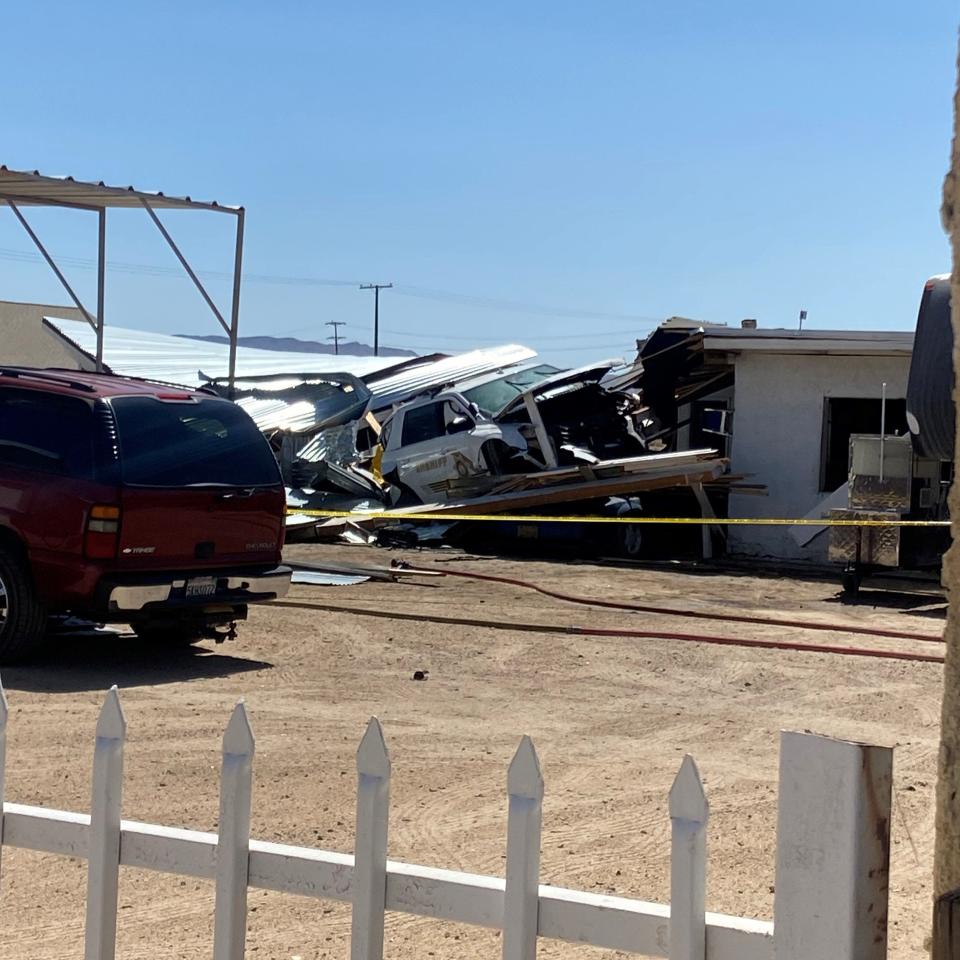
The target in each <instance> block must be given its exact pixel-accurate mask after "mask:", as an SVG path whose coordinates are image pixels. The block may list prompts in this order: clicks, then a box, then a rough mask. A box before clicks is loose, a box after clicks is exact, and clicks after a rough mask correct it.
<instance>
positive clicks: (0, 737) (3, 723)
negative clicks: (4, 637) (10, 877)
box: [0, 681, 10, 875]
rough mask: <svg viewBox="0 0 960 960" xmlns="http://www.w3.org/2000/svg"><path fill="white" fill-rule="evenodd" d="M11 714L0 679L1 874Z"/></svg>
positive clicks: (0, 872)
mask: <svg viewBox="0 0 960 960" xmlns="http://www.w3.org/2000/svg"><path fill="white" fill-rule="evenodd" d="M9 715H10V711H9V709H8V708H7V695H6V693H4V691H3V682H2V681H0V875H2V872H3V871H2V867H3V797H4V793H3V791H4V786H5V784H6V764H7V717H8V716H9Z"/></svg>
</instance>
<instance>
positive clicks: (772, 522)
mask: <svg viewBox="0 0 960 960" xmlns="http://www.w3.org/2000/svg"><path fill="white" fill-rule="evenodd" d="M287 514H288V515H289V516H298V517H320V518H323V519H338V518H339V519H347V520H404V521H413V520H449V521H450V522H454V521H458V520H471V521H478V520H479V521H488V522H492V521H497V520H508V521H509V520H512V521H516V522H517V523H680V524H692V525H693V526H705V525H706V526H710V527H720V526H723V527H732V526H758V527H949V526H950V521H949V520H829V519H822V520H810V519H806V518H804V519H801V520H783V519H779V518H777V519H775V518H772V517H717V518H713V517H636V516H627V517H578V516H557V517H554V516H541V515H531V514H515V513H479V514H477V513H456V514H454V513H403V512H394V511H392V510H391V511H385V510H380V511H370V512H368V513H358V512H349V511H345V510H297V509H296V508H293V507H288V508H287Z"/></svg>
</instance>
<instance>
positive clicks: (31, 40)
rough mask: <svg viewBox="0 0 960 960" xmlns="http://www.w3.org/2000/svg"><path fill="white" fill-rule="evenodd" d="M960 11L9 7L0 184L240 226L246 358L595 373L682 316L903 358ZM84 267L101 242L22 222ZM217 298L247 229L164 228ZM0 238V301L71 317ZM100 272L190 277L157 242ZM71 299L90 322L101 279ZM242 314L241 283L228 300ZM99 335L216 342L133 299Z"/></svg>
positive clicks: (816, 1)
mask: <svg viewBox="0 0 960 960" xmlns="http://www.w3.org/2000/svg"><path fill="white" fill-rule="evenodd" d="M958 23H960V9H958V7H957V5H956V3H955V0H924V3H922V4H905V3H902V2H899V0H897V2H894V0H875V2H872V3H866V2H855V0H850V2H841V3H837V2H836V0H832V2H825V0H810V2H805V3H803V4H785V3H770V2H746V0H744V2H737V0H730V2H725V3H717V2H694V0H677V2H673V3H664V2H646V0H634V2H612V0H611V2H597V3H587V2H581V3H565V2H554V3H549V4H548V3H541V2H526V3H522V2H519V3H518V2H514V3H506V2H497V0H491V2H486V3H483V4H469V5H468V4H462V3H449V2H447V3H440V2H436V3H427V2H423V3H416V2H413V3H404V4H396V3H366V4H334V3H284V2H277V3H273V4H264V3H257V4H254V3H246V2H235V3H225V2H206V3H193V4H179V3H168V4H164V5H162V6H161V5H146V4H143V5H138V4H129V3H125V4H120V3H104V2H101V3H93V4H76V3H70V4H60V3H44V4H18V5H14V6H13V7H11V8H10V9H8V10H6V11H5V12H4V32H5V34H6V35H7V36H8V37H16V38H17V39H16V42H15V43H7V44H5V45H4V57H3V60H4V75H5V81H4V83H5V88H6V90H5V96H4V98H3V109H2V111H0V163H5V164H7V165H8V166H10V167H14V168H20V169H34V168H38V169H40V170H41V171H42V172H47V173H54V174H61V173H70V174H73V175H74V176H76V177H78V178H89V179H103V180H106V181H107V182H114V183H122V184H128V183H132V184H135V185H136V186H138V187H142V188H144V189H154V188H156V189H162V190H164V191H166V192H169V193H189V194H190V195H192V196H194V197H197V198H211V199H217V200H220V201H222V202H227V203H240V204H243V205H244V206H245V207H246V208H247V211H248V215H247V242H246V254H245V270H246V271H248V272H249V273H251V274H256V275H258V276H260V277H273V278H299V279H309V280H312V281H313V282H311V283H303V282H279V281H273V282H267V281H265V280H263V279H260V280H254V279H250V280H249V281H247V282H245V283H244V287H243V300H242V308H241V332H242V333H244V334H255V333H272V334H276V335H282V334H290V335H294V336H300V337H304V338H318V339H321V338H323V337H324V336H326V335H327V334H328V333H329V332H330V331H329V330H328V329H327V328H325V327H324V326H323V324H324V322H325V321H328V320H340V321H345V322H346V324H347V326H346V327H344V328H342V330H343V334H344V335H345V336H349V337H355V338H358V339H361V340H366V341H369V340H370V338H371V330H370V328H371V318H372V302H371V295H370V294H369V293H361V292H360V291H358V290H357V289H356V288H355V286H354V284H355V283H357V282H371V281H383V282H390V281H392V282H394V283H395V284H396V285H397V286H396V287H395V289H394V290H391V291H386V292H384V293H383V294H382V298H381V327H382V330H383V333H382V337H381V342H383V343H388V344H391V345H397V346H407V347H411V348H414V349H417V350H421V351H424V352H428V351H431V350H446V351H455V350H460V349H466V348H468V347H470V346H476V345H483V344H488V343H492V342H498V341H499V342H503V341H520V342H524V343H527V344H529V345H531V346H533V347H535V348H537V349H539V350H540V351H541V353H542V355H543V356H545V357H546V358H548V359H552V360H554V361H557V362H560V363H563V364H564V365H574V364H576V363H581V362H588V361H590V360H593V359H596V358H598V357H600V356H607V355H619V354H624V353H629V352H630V348H631V345H632V344H633V341H634V339H635V338H636V337H637V336H642V335H644V334H645V333H646V332H647V331H649V329H650V328H651V327H652V326H653V325H654V324H655V323H656V322H657V320H658V319H659V318H663V317H666V316H670V315H673V314H680V315H684V316H690V317H696V318H699V319H703V320H711V321H721V322H727V323H732V324H736V323H739V321H740V320H741V319H742V318H743V317H756V318H758V320H759V322H760V324H761V325H764V326H793V325H795V323H796V318H797V313H798V311H799V310H800V309H801V308H805V309H806V310H807V311H808V315H809V316H808V320H807V326H811V327H833V328H855V329H856V328H859V329H872V328H875V329H911V328H912V327H913V324H914V322H915V318H916V306H917V302H918V299H919V293H920V290H921V287H922V283H923V280H924V279H925V278H926V277H927V276H928V275H930V274H933V273H938V272H942V271H944V270H946V269H947V268H948V264H949V260H948V248H947V243H946V239H945V237H944V235H943V231H942V229H941V226H940V222H939V202H940V189H941V183H942V179H943V174H944V172H945V170H946V167H947V160H948V155H949V145H950V136H951V120H952V117H951V96H952V90H953V83H954V78H955V70H956V68H955V62H956V50H957V26H958ZM30 216H31V220H32V222H34V224H35V225H36V227H37V229H38V231H39V232H40V234H41V236H42V238H43V239H44V240H45V241H46V242H47V243H48V246H49V247H50V248H51V249H52V250H54V251H55V252H56V253H58V254H60V255H63V256H65V257H75V258H92V257H93V256H95V253H96V223H95V218H94V217H93V215H86V214H82V213H64V212H62V211H35V212H32V213H31V214H30ZM166 221H167V223H168V224H169V226H170V229H171V231H172V232H173V233H174V235H175V236H176V237H177V239H178V240H180V241H182V246H183V247H184V249H185V250H186V251H187V253H188V254H189V255H190V257H191V259H192V260H193V262H194V263H195V265H196V266H197V267H198V268H201V269H203V270H209V271H226V270H228V269H229V268H230V266H231V261H232V240H231V238H230V230H231V229H232V218H227V217H218V216H214V215H206V214H193V213H189V214H185V213H170V214H167V215H166ZM31 249H32V248H31V246H30V242H29V240H28V238H27V237H26V235H25V234H24V233H23V232H22V230H21V228H20V227H19V225H18V224H17V223H16V221H15V220H14V218H13V216H12V214H11V213H10V212H9V211H4V210H3V209H0V299H28V300H41V301H49V300H53V301H55V302H64V295H63V294H62V293H61V291H60V289H59V287H58V285H57V283H56V280H55V279H54V278H53V277H52V276H51V275H50V274H49V272H48V271H47V268H46V267H45V266H44V265H42V264H39V263H35V262H31V261H24V260H23V259H22V258H21V257H20V256H19V252H26V251H30V250H31ZM108 257H111V258H113V260H114V261H117V262H121V263H132V264H145V265H149V266H162V267H167V268H174V267H176V266H177V265H176V263H175V261H174V260H173V258H172V254H171V253H170V251H169V250H168V249H167V248H166V246H165V245H164V244H163V241H162V240H161V238H160V237H159V235H158V234H157V233H156V231H155V230H154V229H153V227H152V226H151V225H150V224H149V222H147V220H146V217H145V216H144V215H140V214H136V213H128V212H125V211H118V212H113V211H111V214H110V217H109V226H108ZM69 274H70V277H71V279H74V280H75V281H76V283H77V286H78V287H79V288H80V290H81V291H82V294H83V295H84V296H86V297H87V298H88V299H89V301H90V303H91V305H93V304H95V297H94V295H93V289H94V276H95V275H94V272H93V271H92V270H91V269H89V268H87V267H85V266H84V265H83V264H75V265H73V266H71V267H70V269H69ZM210 286H211V290H212V291H213V292H214V293H215V294H216V295H217V296H218V297H219V298H220V301H221V302H222V303H223V304H224V305H226V304H227V302H228V296H229V291H228V284H227V283H226V282H224V281H223V280H218V279H215V278H214V279H212V280H211V282H210ZM106 318H107V323H108V324H109V323H115V324H120V325H123V326H128V327H143V328H148V329H154V330H162V331H166V332H170V333H184V332H197V333H215V332H217V328H216V325H215V324H216V321H215V320H214V319H213V317H212V316H211V315H210V314H209V313H208V312H207V311H206V307H205V306H204V304H203V303H202V302H201V300H200V299H199V296H198V295H197V294H196V292H195V291H194V289H193V287H192V286H191V285H190V283H189V281H188V280H187V279H186V278H181V277H180V276H178V275H176V273H173V272H171V274H170V275H169V276H168V275H165V274H161V275H159V276H158V275H156V271H154V272H153V273H139V272H125V271H118V270H113V271H111V272H110V273H109V274H108V296H107V305H106Z"/></svg>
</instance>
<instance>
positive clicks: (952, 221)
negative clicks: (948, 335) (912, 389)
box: [934, 60, 960, 896]
mask: <svg viewBox="0 0 960 960" xmlns="http://www.w3.org/2000/svg"><path fill="white" fill-rule="evenodd" d="M958 67H960V60H958ZM958 127H960V86H958V89H957V92H956V94H955V97H954V128H953V151H952V164H951V168H950V172H949V173H948V174H947V178H946V181H945V182H944V188H943V208H942V216H943V225H944V228H945V229H946V230H947V232H948V233H949V234H950V236H951V240H952V243H953V267H952V274H953V278H952V284H953V289H952V304H953V342H954V347H953V368H954V370H955V371H956V370H957V369H960V367H958V363H957V357H958V353H960V351H958V346H960V130H958ZM953 397H954V403H957V401H958V394H957V389H956V385H955V386H954V393H953ZM958 406H960V404H958ZM957 426H958V427H960V414H958V416H957ZM957 449H960V447H958V448H957ZM950 517H951V519H952V522H953V525H952V533H953V546H951V548H950V550H949V552H948V554H947V556H946V559H945V564H944V571H943V582H944V584H945V585H946V587H947V588H948V590H949V591H950V593H949V596H950V607H949V612H948V614H947V628H946V641H947V649H946V661H947V662H946V665H945V667H944V689H943V709H942V714H941V732H940V769H939V776H938V779H937V826H936V852H935V859H934V895H935V896H940V895H941V894H944V893H947V892H949V891H952V890H956V889H958V888H960V550H958V540H960V484H957V483H954V484H953V488H952V489H951V491H950Z"/></svg>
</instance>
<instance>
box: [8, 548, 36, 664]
mask: <svg viewBox="0 0 960 960" xmlns="http://www.w3.org/2000/svg"><path fill="white" fill-rule="evenodd" d="M46 628H47V613H46V610H44V608H43V604H41V603H40V601H39V600H38V599H37V591H36V590H35V589H34V586H33V580H32V579H31V577H30V572H29V570H28V569H27V564H26V561H25V560H24V559H23V556H22V555H21V554H20V553H19V551H16V550H12V549H10V548H9V547H5V546H0V662H4V663H9V662H11V661H13V660H18V659H20V658H22V657H24V656H26V655H28V654H30V653H32V652H33V651H35V650H36V649H37V647H39V646H40V643H41V641H42V640H43V637H44V634H45V633H46Z"/></svg>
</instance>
